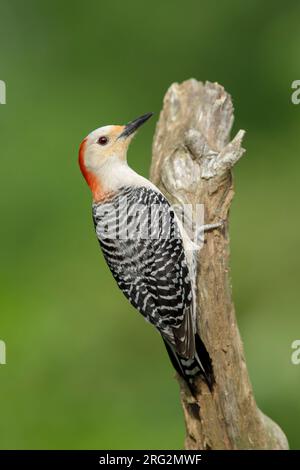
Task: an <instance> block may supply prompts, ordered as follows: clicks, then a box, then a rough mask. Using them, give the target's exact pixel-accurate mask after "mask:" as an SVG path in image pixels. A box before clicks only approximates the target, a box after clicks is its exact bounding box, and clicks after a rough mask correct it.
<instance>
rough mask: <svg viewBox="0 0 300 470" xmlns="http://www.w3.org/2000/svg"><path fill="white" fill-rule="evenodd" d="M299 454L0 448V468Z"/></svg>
mask: <svg viewBox="0 0 300 470" xmlns="http://www.w3.org/2000/svg"><path fill="white" fill-rule="evenodd" d="M298 458H299V454H298V451H253V450H252V451H185V450H182V451H174V450H172V451H169V450H168V451H163V450H158V451H154V450H151V451H147V450H145V451H144V450H138V451H136V450H132V451H129V450H124V451H123V450H112V451H109V450H107V451H106V450H105V451H104V450H100V451H98V450H82V451H79V450H78V451H77V450H74V451H72V450H53V451H51V450H45V451H43V450H37V451H34V450H27V451H26V450H16V451H13V450H3V451H0V468H1V469H6V468H13V467H17V468H22V467H26V466H27V465H30V467H31V468H44V467H48V466H49V467H52V466H54V465H59V466H62V467H68V468H69V467H71V466H72V467H76V468H81V467H82V468H83V469H85V468H97V467H98V468H101V467H104V466H105V467H107V466H108V467H112V468H113V467H118V468H120V469H123V468H124V469H126V468H129V469H135V468H140V467H142V466H143V467H145V468H147V466H149V465H151V466H156V467H159V466H162V465H169V466H170V465H171V466H172V465H176V466H177V465H180V466H185V465H189V466H191V465H192V466H204V467H209V466H210V465H212V466H214V465H217V464H234V463H237V464H246V463H249V464H251V463H253V464H262V465H264V464H268V465H270V464H272V465H274V466H276V464H278V465H283V464H285V463H286V462H289V461H290V462H292V461H294V460H295V459H298Z"/></svg>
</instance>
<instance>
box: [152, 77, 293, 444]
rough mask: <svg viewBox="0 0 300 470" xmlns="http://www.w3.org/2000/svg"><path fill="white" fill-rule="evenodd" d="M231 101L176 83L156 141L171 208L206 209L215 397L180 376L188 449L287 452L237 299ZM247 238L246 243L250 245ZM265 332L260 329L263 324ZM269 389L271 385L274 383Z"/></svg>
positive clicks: (206, 292)
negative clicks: (247, 347)
mask: <svg viewBox="0 0 300 470" xmlns="http://www.w3.org/2000/svg"><path fill="white" fill-rule="evenodd" d="M232 124H233V106H232V101H231V97H230V95H229V94H228V93H226V91H225V90H224V88H223V87H222V86H220V85H219V84H217V83H209V82H206V83H202V82H198V81H196V80H194V79H191V80H187V81H185V82H183V83H181V84H177V83H174V84H173V85H171V87H170V88H169V90H168V91H167V93H166V95H165V98H164V105H163V109H162V111H161V114H160V118H159V122H158V124H157V128H156V133H155V137H154V143H153V159H152V166H151V180H152V181H153V182H154V183H155V184H156V185H157V186H158V187H159V188H160V190H161V191H162V192H163V193H164V194H165V196H166V197H167V198H168V200H169V201H170V203H171V204H177V205H178V204H183V203H188V204H192V205H193V208H195V207H196V204H199V203H201V204H203V205H204V213H205V223H206V224H207V223H214V222H217V221H218V220H221V219H222V220H224V221H225V223H224V225H223V227H222V228H221V229H220V228H219V229H215V230H212V231H210V232H208V233H206V234H205V243H204V244H203V247H202V249H201V250H199V252H197V255H196V256H197V279H196V285H197V325H198V331H199V332H200V335H201V338H202V340H203V342H204V343H205V345H206V348H207V350H208V352H209V355H210V357H211V360H212V365H213V372H214V379H215V384H214V386H213V389H212V390H211V391H210V390H209V388H208V387H207V385H206V383H205V382H204V381H202V380H200V379H199V380H198V381H197V392H196V396H193V395H191V393H190V391H189V389H188V387H187V386H186V384H185V382H184V381H183V380H182V379H181V378H180V377H179V376H178V381H179V385H180V395H181V402H182V407H183V411H184V417H185V424H186V439H185V448H186V449H197V450H202V449H287V448H288V442H287V439H286V437H285V435H284V433H283V432H282V430H281V429H280V428H279V426H278V425H277V424H276V423H274V422H273V421H272V420H271V419H270V418H268V417H267V416H265V415H264V414H263V413H262V412H261V411H260V410H259V409H258V407H257V405H256V403H255V400H254V396H253V391H252V387H251V384H250V380H249V376H248V372H247V368H246V363H245V357H244V351H243V345H242V342H241V338H240V334H239V330H238V327H237V322H236V318H235V311H234V305H233V301H232V295H231V280H230V271H229V235H228V215H229V209H230V204H231V201H232V198H233V195H234V190H233V181H232V172H231V170H232V168H233V166H234V165H235V163H236V162H237V161H238V160H239V159H240V158H241V156H242V155H243V153H244V149H243V148H242V146H241V144H242V139H243V136H244V131H239V132H238V133H237V135H236V136H235V137H234V138H233V139H232V140H231V141H230V130H231V127H232ZM246 242H247V240H245V245H246ZM257 327H258V328H259V325H257ZM270 386H271V385H270Z"/></svg>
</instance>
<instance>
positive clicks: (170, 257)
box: [79, 113, 212, 385]
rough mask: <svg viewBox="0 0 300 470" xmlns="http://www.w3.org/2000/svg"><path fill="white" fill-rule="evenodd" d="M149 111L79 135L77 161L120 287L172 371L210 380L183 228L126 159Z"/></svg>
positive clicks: (101, 240)
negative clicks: (153, 332)
mask: <svg viewBox="0 0 300 470" xmlns="http://www.w3.org/2000/svg"><path fill="white" fill-rule="evenodd" d="M151 115H152V113H149V114H145V115H144V116H141V117H140V118H138V119H135V120H134V121H131V122H130V123H129V124H127V125H125V126H105V127H101V128H99V129H96V130H95V131H93V132H91V133H90V134H89V135H88V136H87V137H86V138H85V139H84V140H83V142H82V143H81V146H80V150H79V165H80V169H81V172H82V174H83V176H84V178H85V179H86V181H87V183H88V185H89V187H90V189H91V191H92V195H93V207H92V210H93V220H94V225H95V230H96V234H97V238H98V240H99V243H100V246H101V249H102V252H103V255H104V258H105V260H106V262H107V264H108V266H109V268H110V270H111V272H112V275H113V276H114V278H115V280H116V281H117V284H118V286H119V288H120V289H121V290H122V291H123V293H124V294H125V296H126V297H127V298H128V299H129V301H130V302H131V304H132V305H133V306H134V307H135V308H136V309H137V310H138V311H139V312H140V313H141V314H142V315H143V316H144V317H145V319H146V320H147V321H149V322H150V323H151V324H152V325H154V326H155V328H156V329H157V330H158V331H159V333H160V334H161V336H162V338H163V340H164V342H165V345H166V348H167V351H168V353H169V356H170V358H171V361H172V363H173V365H174V367H175V369H176V370H177V372H178V373H179V374H180V375H181V376H182V377H183V378H184V379H185V380H187V381H188V382H189V383H191V382H192V380H193V377H195V376H196V375H198V374H202V375H203V376H204V377H205V378H206V380H207V381H208V383H209V385H211V381H212V371H211V363H210V358H209V355H208V353H207V351H206V349H205V347H204V345H203V343H202V341H201V339H200V337H199V335H198V333H197V331H196V318H195V303H194V300H195V289H194V287H193V282H191V273H190V268H189V264H188V262H187V252H186V245H185V236H184V234H183V228H182V226H181V224H180V223H179V221H178V219H177V217H176V215H175V213H174V211H173V210H172V208H171V206H170V204H169V203H168V201H167V199H166V198H165V197H164V195H163V194H162V193H161V192H160V191H159V189H158V188H157V187H156V186H155V185H154V184H152V183H151V182H150V181H148V180H147V179H145V178H143V177H142V176H140V175H138V174H137V173H135V172H134V171H133V170H132V169H131V168H130V167H129V166H128V165H127V161H126V154H127V148H128V145H129V143H130V141H131V139H132V137H133V135H134V134H135V132H136V130H137V129H138V128H139V127H140V126H141V124H143V123H144V122H145V121H147V120H148V119H149V118H150V117H151Z"/></svg>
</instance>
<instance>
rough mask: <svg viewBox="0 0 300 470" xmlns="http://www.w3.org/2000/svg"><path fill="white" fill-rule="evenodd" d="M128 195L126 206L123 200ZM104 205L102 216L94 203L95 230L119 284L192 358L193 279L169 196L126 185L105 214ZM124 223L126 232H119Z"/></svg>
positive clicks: (145, 315)
mask: <svg viewBox="0 0 300 470" xmlns="http://www.w3.org/2000/svg"><path fill="white" fill-rule="evenodd" d="M124 196H125V197H126V201H127V202H126V210H125V208H124V207H121V205H120V198H121V197H122V198H123V199H122V201H123V203H124ZM101 206H102V207H101V214H102V216H101V214H100V216H99V211H98V208H99V206H94V208H93V217H94V223H95V227H96V233H97V237H98V240H99V243H100V246H101V248H102V251H103V254H104V257H105V259H106V262H107V264H108V266H109V268H110V270H111V272H112V274H113V276H114V278H115V279H116V281H117V283H118V285H119V287H120V289H121V290H122V291H123V293H124V294H125V296H126V297H127V298H128V299H129V301H130V302H131V303H132V305H133V306H134V307H135V308H136V309H137V310H139V312H140V313H141V314H142V315H144V317H145V318H146V319H147V320H148V321H149V322H150V323H152V324H153V325H154V326H155V327H156V328H157V329H158V330H159V332H160V333H161V334H162V335H163V337H164V338H165V339H166V340H167V341H169V342H170V343H171V344H172V345H173V346H174V347H175V349H176V351H177V352H178V353H179V354H180V355H182V356H183V357H192V356H193V354H194V351H195V345H194V336H195V325H194V324H193V316H192V311H191V310H192V291H191V282H190V277H189V270H188V266H187V262H186V258H185V252H184V247H183V243H182V239H181V235H180V231H179V228H178V225H177V222H176V219H175V217H174V213H173V212H172V210H171V209H170V205H169V203H168V201H167V200H166V199H165V198H164V196H163V195H161V194H160V193H159V192H157V191H155V190H153V189H149V188H145V187H142V188H125V189H124V190H123V191H122V194H118V195H117V196H115V197H114V198H113V199H111V200H110V201H109V202H108V203H107V207H106V209H107V210H106V214H108V215H107V217H104V216H103V213H104V212H105V211H104V205H103V204H102V205H101ZM123 206H124V204H123ZM125 223H126V224H127V228H126V234H125V235H126V236H125V237H124V233H121V232H122V230H123V229H124V224H125ZM108 225H109V227H108ZM104 227H105V228H106V231H104V230H103V228H104ZM146 232H147V233H146ZM141 233H143V236H141Z"/></svg>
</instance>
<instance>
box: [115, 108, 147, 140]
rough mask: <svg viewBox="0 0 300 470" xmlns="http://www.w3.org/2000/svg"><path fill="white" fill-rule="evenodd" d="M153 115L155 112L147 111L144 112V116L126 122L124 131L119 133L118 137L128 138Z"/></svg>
mask: <svg viewBox="0 0 300 470" xmlns="http://www.w3.org/2000/svg"><path fill="white" fill-rule="evenodd" d="M151 116H153V113H147V114H144V115H143V116H140V117H138V118H137V119H134V120H133V121H130V122H129V123H128V124H126V126H125V128H124V130H123V132H122V133H121V134H120V135H119V137H118V139H122V138H125V139H126V138H127V137H129V136H130V135H131V134H133V133H134V132H135V131H136V130H137V129H138V128H139V127H140V126H141V125H142V124H144V122H146V121H148V119H150V118H151Z"/></svg>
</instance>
